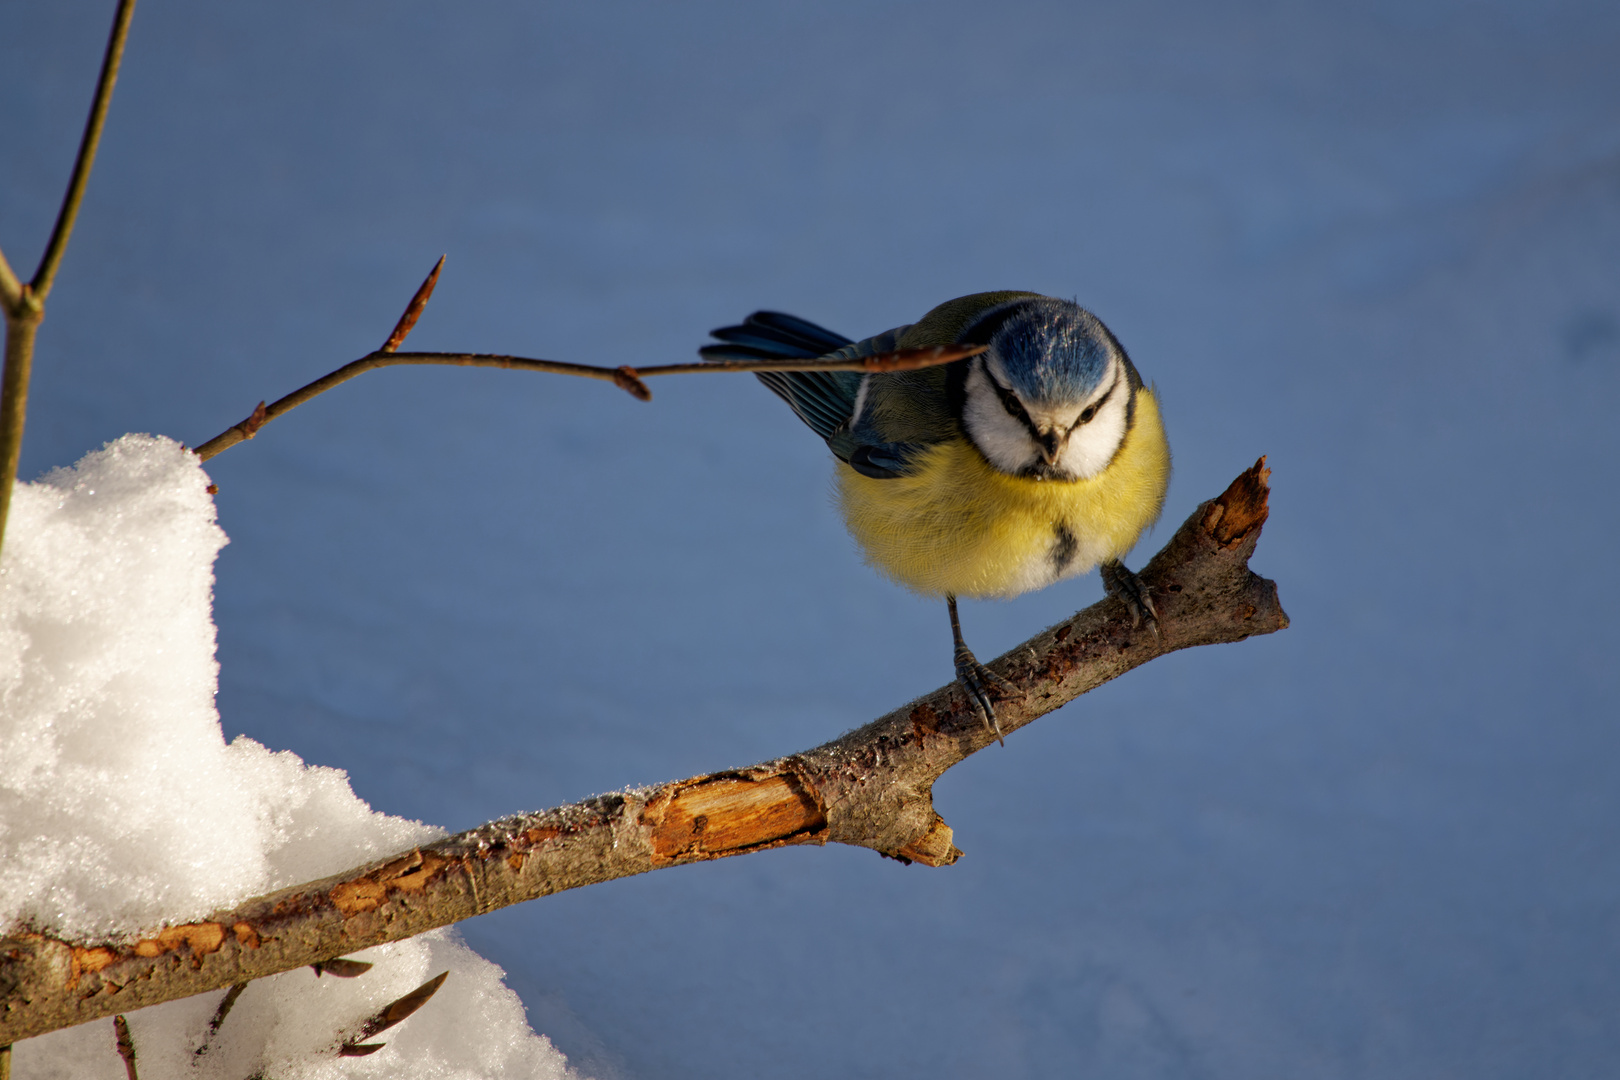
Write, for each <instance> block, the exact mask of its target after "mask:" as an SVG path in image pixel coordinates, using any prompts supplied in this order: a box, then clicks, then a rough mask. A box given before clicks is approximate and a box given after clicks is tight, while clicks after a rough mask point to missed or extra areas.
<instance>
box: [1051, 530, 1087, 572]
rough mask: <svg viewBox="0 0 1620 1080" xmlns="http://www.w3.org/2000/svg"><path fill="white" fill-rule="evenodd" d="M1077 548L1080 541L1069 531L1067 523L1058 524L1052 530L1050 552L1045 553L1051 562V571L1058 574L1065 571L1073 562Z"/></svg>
mask: <svg viewBox="0 0 1620 1080" xmlns="http://www.w3.org/2000/svg"><path fill="white" fill-rule="evenodd" d="M1079 547H1080V541H1079V540H1077V539H1075V535H1074V533H1072V532H1070V531H1069V525H1068V523H1067V522H1064V521H1060V522H1058V523H1057V525H1056V526H1055V527H1054V528H1053V529H1052V550H1051V551H1049V552H1047V553H1046V557H1047V558H1048V559H1050V560H1051V561H1052V569H1053V570H1055V571H1057V572H1058V573H1060V574H1061V573H1063V571H1065V570H1067V569H1068V568H1069V564H1070V563H1072V562H1074V553H1075V552H1076V551H1077V550H1078V549H1079Z"/></svg>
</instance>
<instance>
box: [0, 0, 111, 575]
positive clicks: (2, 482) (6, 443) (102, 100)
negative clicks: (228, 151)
mask: <svg viewBox="0 0 1620 1080" xmlns="http://www.w3.org/2000/svg"><path fill="white" fill-rule="evenodd" d="M134 13H135V0H119V3H118V11H117V13H116V14H115V15H114V16H113V27H112V33H111V34H110V35H109V36H108V38H107V51H106V53H105V54H104V55H103V56H102V58H101V76H100V78H99V79H98V80H97V81H96V93H95V97H94V98H93V99H92V101H91V104H90V118H89V119H88V120H87V121H86V122H85V125H84V137H83V138H82V139H80V140H79V156H78V158H77V159H76V160H75V161H74V163H73V176H72V177H71V178H70V179H69V180H68V188H67V192H66V193H65V194H64V195H63V197H62V208H61V210H60V211H58V213H57V215H56V226H55V228H53V229H52V230H51V239H50V242H49V243H48V244H46V245H45V254H44V255H43V256H41V258H40V260H39V269H38V270H36V271H34V278H33V280H32V281H31V282H30V283H28V284H27V285H24V284H21V283H19V282H18V280H17V275H16V273H15V272H14V271H13V270H12V269H11V264H9V263H7V262H6V260H5V257H4V256H0V299H3V300H4V301H5V305H4V306H5V316H6V366H5V372H4V374H3V375H0V544H3V543H4V540H5V534H6V519H7V517H8V516H9V515H10V513H11V489H12V488H13V487H14V486H15V485H16V481H17V465H18V463H19V462H20V461H21V460H22V440H23V422H24V420H25V419H26V418H27V415H28V382H29V375H30V373H31V372H32V370H33V365H34V338H35V335H36V334H37V333H38V332H39V324H40V323H41V322H42V321H43V320H44V318H45V297H46V296H47V295H49V293H50V291H51V284H52V283H53V282H54V281H55V280H56V270H57V267H59V266H60V265H61V263H62V253H63V252H64V251H66V250H67V242H68V237H70V236H71V235H72V234H73V223H74V221H76V220H77V219H78V216H79V204H80V203H81V202H83V201H84V188H85V184H87V183H88V182H89V180H90V169H91V167H92V166H93V165H94V164H95V161H96V147H97V146H99V145H100V143H101V129H102V127H103V126H104V125H105V124H106V121H107V106H108V105H109V104H110V103H111V101H112V92H113V85H114V84H115V83H116V82H117V81H118V65H119V63H120V62H121V61H122V59H123V56H124V41H125V39H126V38H128V36H129V20H130V16H132V15H133V14H134Z"/></svg>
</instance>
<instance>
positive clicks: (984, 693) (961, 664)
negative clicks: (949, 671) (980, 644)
mask: <svg viewBox="0 0 1620 1080" xmlns="http://www.w3.org/2000/svg"><path fill="white" fill-rule="evenodd" d="M955 659H956V681H957V682H959V683H961V684H962V688H963V689H964V690H966V691H967V695H968V700H969V701H971V702H973V704H974V705H976V706H978V708H979V715H980V716H981V717H983V719H984V726H985V727H987V728H989V729H990V732H991V734H993V735H995V737H996V741H997V742H999V743H1000V744H1001V745H1002V746H1006V745H1007V740H1006V739H1004V738H1002V735H1001V721H999V720H997V719H996V706H995V701H994V700H993V699H994V698H998V697H1009V696H1011V695H1012V692H1013V686H1012V684H1011V683H1009V682H1008V681H1007V680H1006V679H1003V678H1002V677H1001V676H1000V675H997V674H996V673H995V672H993V671H991V670H990V669H989V668H987V667H985V666H984V665H983V664H981V663H979V661H978V659H977V658H976V657H975V656H974V655H973V650H971V649H969V648H968V647H967V646H966V645H959V646H957V649H956V657H955Z"/></svg>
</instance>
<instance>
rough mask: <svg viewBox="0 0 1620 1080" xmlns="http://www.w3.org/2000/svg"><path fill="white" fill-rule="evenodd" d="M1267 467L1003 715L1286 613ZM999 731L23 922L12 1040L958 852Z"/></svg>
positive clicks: (1026, 679) (913, 743)
mask: <svg viewBox="0 0 1620 1080" xmlns="http://www.w3.org/2000/svg"><path fill="white" fill-rule="evenodd" d="M1268 474H1269V471H1268V470H1267V469H1266V468H1265V465H1264V459H1263V458H1262V459H1261V461H1259V462H1257V463H1256V464H1255V466H1254V467H1253V468H1251V469H1249V470H1248V471H1246V472H1244V473H1243V474H1242V475H1241V476H1239V477H1238V478H1237V479H1236V480H1234V481H1233V482H1232V485H1231V486H1230V487H1229V488H1228V489H1227V490H1226V492H1225V493H1223V494H1222V495H1221V496H1220V497H1219V498H1216V499H1213V500H1211V501H1209V502H1207V503H1204V504H1203V505H1201V506H1200V507H1199V508H1198V509H1197V510H1195V511H1194V512H1193V515H1192V516H1191V517H1190V518H1188V520H1187V522H1186V523H1185V524H1184V525H1182V526H1181V528H1180V529H1179V530H1177V532H1176V534H1175V535H1174V536H1173V537H1172V538H1171V539H1170V542H1169V543H1168V544H1167V545H1165V547H1164V549H1163V550H1162V551H1160V552H1159V553H1158V554H1157V555H1156V556H1154V558H1153V560H1152V561H1151V562H1149V563H1148V565H1147V566H1146V567H1145V568H1144V569H1143V571H1142V574H1141V576H1142V580H1143V582H1144V584H1145V585H1146V586H1147V587H1148V589H1149V590H1150V592H1151V595H1152V597H1153V601H1154V603H1155V605H1156V606H1157V608H1158V611H1159V626H1158V629H1157V632H1155V631H1154V630H1152V629H1150V628H1149V627H1146V626H1142V627H1137V626H1133V625H1132V621H1131V617H1130V614H1129V612H1128V610H1127V609H1126V607H1125V605H1124V604H1123V603H1122V602H1120V601H1118V600H1114V599H1106V600H1103V601H1102V602H1100V603H1097V604H1093V605H1092V606H1091V607H1089V608H1087V609H1085V610H1084V611H1081V612H1079V613H1078V614H1076V615H1075V616H1074V617H1073V618H1071V619H1069V620H1067V621H1066V622H1063V623H1060V624H1059V625H1057V626H1054V627H1052V628H1050V629H1048V630H1045V631H1043V632H1042V633H1040V634H1037V635H1036V636H1035V637H1033V638H1031V639H1030V640H1029V641H1027V642H1025V643H1024V644H1022V645H1019V646H1017V647H1016V648H1014V649H1013V650H1012V651H1011V652H1009V653H1007V654H1006V655H1004V656H1002V657H1001V658H1000V659H998V660H996V661H994V662H992V663H991V664H990V665H989V667H990V668H991V669H992V670H994V671H995V672H996V673H997V674H999V675H1000V676H1002V677H1003V678H1004V679H1006V680H1007V681H1008V683H1010V684H1011V690H1012V692H1011V694H1010V695H1008V696H1006V697H1004V698H1002V699H1001V700H1000V701H999V703H998V708H997V712H998V715H999V717H1000V721H1001V729H1002V731H1003V732H1004V733H1005V734H1007V735H1011V734H1012V733H1013V732H1015V731H1017V730H1018V729H1019V728H1021V727H1023V726H1024V725H1025V724H1028V723H1030V722H1031V721H1033V720H1034V719H1036V718H1037V717H1039V716H1042V715H1044V714H1046V713H1048V712H1051V711H1052V710H1054V709H1056V708H1058V707H1059V706H1061V705H1063V704H1065V703H1066V702H1069V701H1072V700H1073V699H1074V698H1076V697H1078V696H1079V695H1081V694H1083V693H1085V692H1086V691H1087V690H1090V689H1091V688H1093V687H1095V686H1098V685H1100V684H1101V683H1104V682H1107V681H1108V680H1109V679H1112V678H1114V677H1115V676H1118V675H1122V674H1124V673H1125V672H1126V671H1129V670H1130V669H1131V668H1134V667H1136V666H1138V665H1140V664H1144V663H1146V662H1147V661H1149V660H1152V659H1153V658H1154V657H1157V656H1162V655H1163V654H1165V653H1168V652H1173V651H1175V650H1177V649H1184V648H1189V647H1191V646H1194V645H1211V644H1216V643H1220V642H1231V641H1241V640H1243V639H1244V638H1247V637H1250V636H1251V635H1254V634H1269V633H1271V632H1273V631H1276V630H1281V629H1283V628H1284V627H1286V626H1287V625H1288V616H1287V615H1285V614H1284V613H1283V610H1282V607H1281V605H1280V604H1279V603H1278V600H1277V588H1276V585H1275V584H1273V583H1272V582H1270V581H1267V580H1266V579H1264V578H1261V577H1258V576H1256V575H1255V574H1253V573H1252V572H1250V570H1249V567H1248V560H1249V557H1250V555H1252V554H1253V552H1254V548H1255V544H1256V542H1257V541H1258V540H1259V537H1260V529H1261V526H1262V525H1263V524H1264V522H1265V519H1266V513H1267V508H1266V498H1267V495H1268V488H1267V486H1266V478H1267V476H1268ZM994 741H995V735H994V734H993V733H992V732H991V731H990V730H989V729H988V728H987V727H986V726H985V724H984V722H983V721H982V720H981V718H980V716H979V714H978V713H977V712H976V711H975V709H974V707H973V706H972V704H971V703H970V702H969V701H968V699H967V698H966V696H965V695H964V693H963V691H962V689H961V688H960V686H958V685H957V684H955V683H952V684H950V685H948V686H945V687H942V688H940V689H939V690H936V691H934V692H933V693H932V694H929V695H927V696H926V697H923V698H919V699H918V700H916V701H914V702H912V703H910V704H909V705H905V706H902V707H901V708H899V709H896V710H895V711H893V712H891V713H889V714H888V715H887V716H884V717H881V718H880V719H877V720H874V721H873V722H872V723H870V724H867V725H866V726H865V727H863V728H860V729H859V730H857V731H853V732H850V733H849V734H848V735H845V736H843V737H842V738H839V739H836V740H834V741H833V742H830V743H827V744H825V745H823V746H819V747H817V748H815V749H813V750H809V751H806V752H804V753H800V754H792V755H789V756H787V757H784V758H778V759H776V760H775V761H768V762H764V763H762V764H759V765H755V766H753V767H752V768H747V769H738V770H734V771H729V772H721V773H711V774H709V775H706V776H697V777H692V778H691V779H687V780H678V781H675V782H672V783H667V784H662V785H659V786H657V787H652V788H644V789H640V790H635V791H626V792H620V793H615V794H611V795H599V796H597V797H595V798H592V799H587V800H585V801H584V802H581V803H576V804H574V805H572V806H564V807H559V808H557V809H554V810H546V811H543V812H540V813H534V814H521V815H518V816H515V817H510V818H504V819H502V820H500V821H494V822H490V823H489V824H487V825H483V826H480V827H479V828H477V829H473V830H472V831H470V832H466V833H462V834H461V835H459V836H453V837H450V838H448V839H446V840H442V841H439V842H438V843H435V844H430V845H427V846H424V847H421V848H417V849H415V850H412V851H409V852H405V853H402V854H401V855H398V856H396V857H394V858H391V859H387V860H384V861H381V862H377V863H372V864H370V865H367V866H362V867H357V868H356V869H353V870H350V871H347V872H345V873H342V874H339V875H336V876H334V877H330V878H327V879H325V880H323V881H316V882H311V883H309V884H305V885H297V886H294V887H292V888H289V889H283V890H281V891H280V892H277V893H273V894H271V895H269V896H263V897H258V898H256V899H253V900H249V901H247V902H245V903H243V904H240V905H238V906H237V907H235V908H233V909H231V910H229V911H222V912H218V913H216V914H215V915H214V916H213V917H212V918H210V919H207V920H205V921H203V922H200V923H192V924H187V925H183V926H170V927H166V928H164V929H162V930H158V931H155V932H153V933H151V934H150V935H148V936H147V937H144V938H142V939H140V940H138V941H126V942H73V941H63V940H59V939H57V938H54V937H51V936H49V935H45V934H33V933H30V934H20V935H15V936H13V937H11V938H7V939H3V940H0V1045H4V1044H6V1043H10V1042H13V1041H15V1040H17V1039H23V1038H27V1037H29V1036H32V1035H39V1034H43V1033H45V1032H47V1031H53V1030H55V1029H57V1028H62V1027H67V1026H69V1025H72V1024H79V1023H83V1022H85V1021H87V1020H93V1019H96V1018H98V1017H102V1016H108V1015H111V1014H113V1013H119V1012H127V1011H128V1010H130V1009H134V1008H139V1007H142V1006H145V1005H155V1004H158V1003H159V1002H163V1001H170V1000H173V999H175V998H180V997H186V996H189V995H191V994H199V993H203V992H205V991H208V990H215V989H219V988H220V987H224V986H230V985H232V984H237V983H243V982H246V981H248V980H250V979H256V978H262V977H263V976H266V975H273V974H276V973H277V972H281V971H287V970H289V969H291V968H295V967H300V966H302V965H305V964H313V963H317V962H320V961H324V960H329V959H331V958H333V957H336V956H341V955H343V954H345V953H350V952H354V951H355V950H357V949H362V948H365V947H367V946H371V945H378V944H381V943H383V942H387V941H396V940H399V939H400V938H405V937H410V936H411V935H413V934H419V933H421V932H422V931H424V930H430V929H433V928H434V927H438V926H444V925H447V924H449V923H453V922H456V921H458V920H461V919H465V918H469V917H470V916H473V915H477V914H480V913H482V912H486V911H492V910H494V909H496V908H499V907H504V906H506V905H508V904H515V903H519V902H521V901H523V900H531V899H534V898H535V897H540V896H546V895H549V894H551V893H555V892H560V891H562V890H564V889H574V888H579V887H580V886H582V885H591V884H595V883H596V882H600V881H608V880H611V879H613V878H618V877H625V876H628V875H630V874H639V873H644V872H645V871H648V870H655V869H658V868H660V867H664V866H675V865H678V864H681V863H689V862H698V861H701V860H705V859H717V858H721V857H723V856H727V855H741V854H745V853H747V852H751V851H762V850H764V849H766V848H772V847H779V846H782V845H784V844H825V843H827V842H828V841H837V842H838V843H843V844H856V845H859V846H861V847H869V848H871V849H873V850H874V851H877V852H879V853H881V854H883V855H887V856H890V857H892V858H896V859H900V860H903V861H908V862H921V863H925V864H927V865H930V866H943V865H946V864H948V863H951V862H954V861H955V860H956V859H957V858H958V857H959V856H960V855H961V852H960V851H958V850H957V849H956V846H955V845H954V844H953V843H952V842H951V830H950V827H949V826H947V825H946V824H945V822H944V821H943V820H942V819H941V818H940V816H939V815H938V814H937V813H935V812H934V806H933V784H934V781H935V780H936V779H938V777H939V776H940V775H941V774H942V773H944V772H945V770H946V769H949V768H950V767H951V766H952V765H955V764H956V763H957V762H959V761H961V760H962V759H964V758H965V757H967V756H968V755H969V754H972V753H974V752H976V751H978V750H981V749H983V748H984V747H985V746H988V745H989V744H990V743H992V742H994Z"/></svg>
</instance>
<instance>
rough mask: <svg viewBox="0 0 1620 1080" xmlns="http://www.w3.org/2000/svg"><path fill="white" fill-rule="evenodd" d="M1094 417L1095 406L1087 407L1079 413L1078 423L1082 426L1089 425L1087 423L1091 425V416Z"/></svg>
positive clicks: (1095, 412)
mask: <svg viewBox="0 0 1620 1080" xmlns="http://www.w3.org/2000/svg"><path fill="white" fill-rule="evenodd" d="M1096 415H1097V406H1095V405H1087V406H1086V407H1085V409H1084V410H1083V411H1082V412H1081V413H1080V422H1081V423H1082V424H1089V423H1091V418H1092V417H1093V416H1096Z"/></svg>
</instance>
